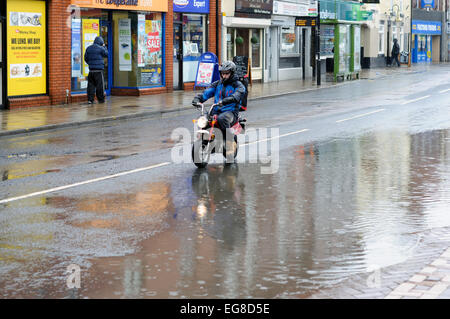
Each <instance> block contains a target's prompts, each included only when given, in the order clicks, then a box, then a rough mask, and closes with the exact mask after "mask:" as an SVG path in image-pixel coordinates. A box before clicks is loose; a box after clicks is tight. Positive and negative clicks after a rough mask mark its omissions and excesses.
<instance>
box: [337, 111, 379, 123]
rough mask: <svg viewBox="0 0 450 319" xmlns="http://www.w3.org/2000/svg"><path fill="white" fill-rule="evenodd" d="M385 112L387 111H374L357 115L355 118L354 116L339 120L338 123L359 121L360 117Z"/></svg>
mask: <svg viewBox="0 0 450 319" xmlns="http://www.w3.org/2000/svg"><path fill="white" fill-rule="evenodd" d="M384 110H385V109H379V110H376V111H372V112H368V113H364V114H359V115H355V116H352V117H349V118H346V119H342V120H337V121H336V123H341V122H345V121H349V120H353V119H357V118H360V117H363V116H367V115H370V114H374V113H378V112H382V111H384Z"/></svg>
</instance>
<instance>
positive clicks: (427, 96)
mask: <svg viewBox="0 0 450 319" xmlns="http://www.w3.org/2000/svg"><path fill="white" fill-rule="evenodd" d="M430 96H431V95H425V96H422V97H419V98H417V99H414V100H409V101H405V102H403V103H402V105H405V104H409V103H413V102H417V101H420V100H424V99H427V98H429V97H430Z"/></svg>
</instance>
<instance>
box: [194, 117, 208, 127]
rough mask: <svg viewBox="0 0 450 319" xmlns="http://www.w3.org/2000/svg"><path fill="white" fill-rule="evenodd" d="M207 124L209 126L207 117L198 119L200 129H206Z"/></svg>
mask: <svg viewBox="0 0 450 319" xmlns="http://www.w3.org/2000/svg"><path fill="white" fill-rule="evenodd" d="M207 124H208V120H207V119H206V117H205V116H201V117H199V118H198V120H197V126H198V127H199V128H205V127H206V125H207Z"/></svg>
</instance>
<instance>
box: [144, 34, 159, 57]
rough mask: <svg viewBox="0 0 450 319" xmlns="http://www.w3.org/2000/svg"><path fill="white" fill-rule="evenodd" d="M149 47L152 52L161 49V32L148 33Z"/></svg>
mask: <svg viewBox="0 0 450 319" xmlns="http://www.w3.org/2000/svg"><path fill="white" fill-rule="evenodd" d="M147 49H148V50H150V52H157V51H159V50H160V49H161V39H160V38H159V32H149V33H148V35H147Z"/></svg>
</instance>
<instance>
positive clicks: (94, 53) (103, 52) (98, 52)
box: [84, 37, 108, 104]
mask: <svg viewBox="0 0 450 319" xmlns="http://www.w3.org/2000/svg"><path fill="white" fill-rule="evenodd" d="M106 57H108V50H107V49H106V46H105V42H104V41H103V38H102V37H96V38H95V40H94V44H92V45H90V46H88V47H87V48H86V52H85V54H84V61H85V62H86V63H87V64H88V65H89V75H88V87H87V95H88V103H89V104H93V103H94V97H95V95H97V100H98V102H99V103H105V79H104V76H103V70H104V69H105V61H104V60H103V58H106Z"/></svg>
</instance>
